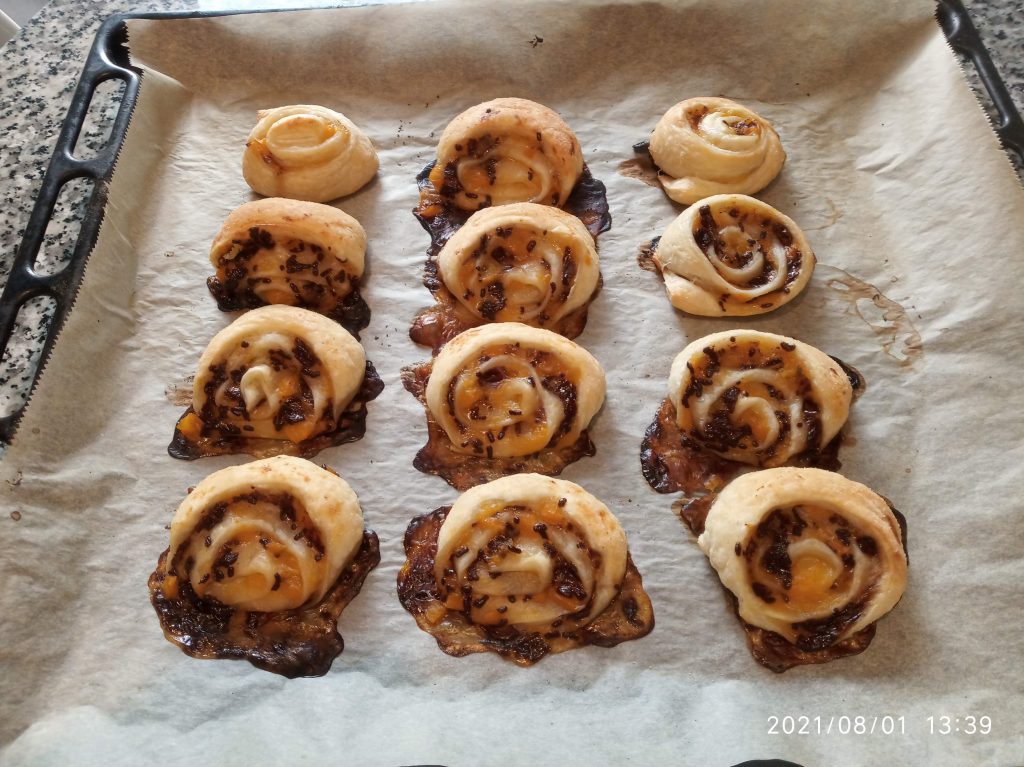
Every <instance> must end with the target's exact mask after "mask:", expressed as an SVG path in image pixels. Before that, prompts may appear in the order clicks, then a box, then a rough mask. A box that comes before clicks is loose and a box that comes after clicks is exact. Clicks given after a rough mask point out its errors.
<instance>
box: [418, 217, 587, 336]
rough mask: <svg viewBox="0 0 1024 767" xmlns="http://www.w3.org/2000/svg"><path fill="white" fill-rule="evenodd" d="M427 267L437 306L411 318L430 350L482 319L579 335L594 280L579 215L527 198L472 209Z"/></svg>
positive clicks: (584, 229) (585, 235) (583, 324)
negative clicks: (524, 200) (460, 226)
mask: <svg viewBox="0 0 1024 767" xmlns="http://www.w3.org/2000/svg"><path fill="white" fill-rule="evenodd" d="M427 269H428V285H429V286H430V287H431V288H432V289H433V292H434V296H435V297H436V298H437V299H438V302H439V303H438V305H437V306H435V307H431V308H430V309H427V310H426V311H425V312H424V313H422V314H421V315H420V316H419V317H417V320H416V322H415V323H414V325H413V331H412V336H413V340H415V341H417V342H423V343H427V344H428V345H430V346H434V347H435V348H436V347H439V346H441V345H442V344H443V343H445V342H447V341H449V340H450V339H451V338H452V337H453V336H454V335H456V334H457V333H458V332H461V331H462V330H465V329H466V328H469V327H473V326H475V325H479V324H481V323H484V322H522V323H525V324H527V325H533V326H536V327H542V328H547V329H550V330H554V331H555V332H558V333H561V334H562V335H565V336H568V337H570V338H571V337H573V336H575V335H578V334H579V333H580V332H582V330H583V327H584V326H585V324H586V308H587V305H588V304H589V302H590V300H591V298H592V297H593V296H594V294H595V292H596V291H597V289H598V286H599V284H600V280H601V272H600V267H599V265H598V257H597V249H596V248H595V246H594V238H593V237H592V236H591V234H590V232H588V231H587V229H586V227H585V226H583V224H582V223H581V222H580V220H579V219H578V218H576V217H575V216H573V215H570V214H569V213H566V212H564V211H562V210H559V209H558V208H552V207H550V206H547V205H537V204H536V203H530V202H523V203H512V204H510V205H499V206H497V207H494V208H487V209H486V210H481V211H478V212H476V213H474V214H473V215H472V216H470V218H469V220H468V221H467V222H466V224H465V226H463V227H462V228H461V229H459V230H458V231H457V232H456V233H455V234H454V235H452V237H451V239H449V240H448V242H447V243H445V245H444V247H443V248H441V252H440V254H438V257H437V260H436V261H432V262H431V263H429V264H428V267H427ZM431 272H433V274H434V275H436V277H433V278H431V276H430V274H429V273H431Z"/></svg>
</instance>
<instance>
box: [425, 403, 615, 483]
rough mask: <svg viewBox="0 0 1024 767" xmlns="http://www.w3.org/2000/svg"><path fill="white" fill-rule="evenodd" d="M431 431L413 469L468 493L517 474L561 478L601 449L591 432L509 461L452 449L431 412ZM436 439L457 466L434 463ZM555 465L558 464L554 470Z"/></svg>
mask: <svg viewBox="0 0 1024 767" xmlns="http://www.w3.org/2000/svg"><path fill="white" fill-rule="evenodd" d="M427 431H428V437H427V444H425V445H424V446H423V447H421V448H420V449H419V450H418V451H417V452H416V457H415V458H413V461H412V465H413V468H414V469H416V470H417V471H419V472H422V473H423V474H432V475H434V476H435V477H440V478H441V479H443V480H444V481H445V482H447V483H448V484H449V485H450V486H451V487H453V488H455V489H456V490H458V491H459V492H465V491H466V490H469V489H470V488H473V487H476V486H477V485H482V484H485V483H487V482H493V481H494V480H495V479H500V478H502V477H508V476H511V475H513V474H526V473H537V474H543V475H545V476H548V477H557V476H560V475H561V474H562V472H563V471H565V470H566V469H567V468H569V466H571V465H572V464H574V463H576V461H578V460H580V459H581V458H590V457H593V456H595V455H597V446H596V445H595V444H594V441H593V440H592V439H591V438H590V434H589V432H588V430H587V429H584V430H583V431H581V432H580V436H579V438H578V439H577V440H576V441H575V442H574V443H573V444H571V445H569V446H567V447H562V448H553V447H549V448H544V449H543V450H540V451H538V452H536V453H531V454H530V455H524V456H510V457H508V458H487V457H486V456H478V455H468V454H466V453H458V452H456V451H455V450H453V449H452V448H451V440H450V439H449V438H448V434H447V432H445V430H444V429H442V428H441V427H440V425H438V424H437V422H436V421H434V418H433V416H432V415H430V413H429V412H428V413H427ZM434 439H436V440H438V447H440V448H442V449H444V450H445V453H444V455H445V457H450V458H451V459H452V464H455V465H449V464H439V463H438V462H435V461H433V460H432V458H431V453H432V447H433V445H432V444H431V442H432V441H433V440H434ZM556 459H557V460H556ZM551 463H554V464H555V465H554V466H553V467H552V466H551V465H550V464H551ZM462 475H467V480H469V479H470V477H471V481H459V479H458V478H459V477H460V476H462Z"/></svg>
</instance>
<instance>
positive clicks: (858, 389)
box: [828, 354, 867, 400]
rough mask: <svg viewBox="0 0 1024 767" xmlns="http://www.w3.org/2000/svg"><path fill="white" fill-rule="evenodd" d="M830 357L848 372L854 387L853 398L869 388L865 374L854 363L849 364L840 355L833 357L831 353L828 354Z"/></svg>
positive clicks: (851, 384)
mask: <svg viewBox="0 0 1024 767" xmlns="http://www.w3.org/2000/svg"><path fill="white" fill-rule="evenodd" d="M828 358H829V359H830V360H832V361H833V362H834V363H836V364H837V365H838V366H839V367H840V368H842V370H843V373H845V374H846V378H847V380H849V382H850V388H852V389H853V399H854V400H856V399H857V398H858V397H860V395H861V394H863V393H864V392H865V390H866V389H867V381H866V380H865V378H864V376H863V374H862V373H861V372H860V371H859V370H857V368H855V367H854V366H853V365H848V364H847V363H845V362H843V361H842V360H841V359H839V358H838V357H833V356H832V355H831V354H830V355H828Z"/></svg>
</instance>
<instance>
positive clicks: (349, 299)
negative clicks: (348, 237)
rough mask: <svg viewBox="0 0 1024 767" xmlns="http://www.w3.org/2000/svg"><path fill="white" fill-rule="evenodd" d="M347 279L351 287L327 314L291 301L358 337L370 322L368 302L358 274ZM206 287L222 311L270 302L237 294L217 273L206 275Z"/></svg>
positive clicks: (244, 309) (247, 308)
mask: <svg viewBox="0 0 1024 767" xmlns="http://www.w3.org/2000/svg"><path fill="white" fill-rule="evenodd" d="M347 279H348V282H349V283H350V284H351V285H352V290H351V291H349V292H348V293H347V294H346V295H345V297H344V298H342V299H341V300H340V301H338V303H336V304H335V305H334V309H332V310H331V311H330V312H328V313H326V314H325V313H324V312H320V311H317V310H316V309H315V308H313V307H311V306H307V305H304V304H293V305H294V306H297V307H298V308H300V309H308V310H309V311H311V312H316V313H317V314H322V315H323V316H324V317H327V318H329V319H332V320H334V321H335V322H337V323H338V324H339V325H341V326H342V327H343V328H345V330H347V331H348V332H349V333H351V334H352V335H353V336H354V337H355V338H356V339H358V338H359V331H360V330H362V329H363V328H365V327H366V326H367V325H369V324H370V306H369V304H367V303H366V300H365V299H364V298H363V296H362V294H361V293H360V291H359V288H360V287H361V281H360V278H359V277H348V278H347ZM206 288H207V289H208V290H209V291H210V295H211V296H213V298H214V300H215V301H216V302H217V308H218V309H220V311H222V312H225V313H230V312H244V311H247V310H249V309H258V308H260V307H261V306H270V304H268V303H266V302H265V301H261V300H259V299H258V298H256V297H255V296H252V297H251V298H246V297H244V296H239V295H238V294H237V293H229V292H228V291H227V289H226V288H225V287H224V284H223V283H222V282H221V281H220V279H219V278H218V277H217V275H216V274H214V275H212V276H210V277H207V278H206ZM290 305H292V304H290Z"/></svg>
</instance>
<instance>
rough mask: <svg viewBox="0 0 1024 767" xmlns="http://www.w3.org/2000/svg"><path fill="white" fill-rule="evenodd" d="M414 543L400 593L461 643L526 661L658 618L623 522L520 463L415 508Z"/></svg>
mask: <svg viewBox="0 0 1024 767" xmlns="http://www.w3.org/2000/svg"><path fill="white" fill-rule="evenodd" d="M431 551H434V552H436V553H435V554H434V556H433V562H432V563H430V562H429V561H425V560H424V555H427V556H429V552H431ZM406 552H407V556H408V557H409V558H408V560H407V562H406V566H405V567H404V568H403V569H402V572H401V573H400V575H399V596H400V597H401V599H402V602H403V605H404V606H405V607H406V609H408V610H410V612H412V613H413V614H414V615H415V616H416V620H417V622H418V623H419V625H420V627H421V628H423V629H424V630H426V631H428V632H430V633H431V634H433V635H434V636H435V638H436V639H437V641H438V645H439V646H440V647H441V649H443V650H444V651H445V652H448V653H450V654H453V655H464V654H466V653H467V652H480V651H483V650H487V649H491V650H495V651H497V652H499V653H501V654H502V655H504V656H506V657H509V658H511V659H512V660H514V661H516V662H517V663H520V664H522V665H528V664H530V663H533V662H535V661H537V660H539V659H540V657H542V656H543V655H544V654H546V653H548V652H561V651H562V650H566V649H570V648H571V647H575V646H578V645H580V644H590V643H596V644H602V645H605V646H610V645H612V644H617V643H618V642H622V641H625V640H627V639H634V638H637V637H639V636H643V635H644V634H646V633H647V632H648V631H650V629H651V628H652V626H653V614H652V612H651V606H650V600H649V599H648V597H647V595H646V594H645V593H644V592H643V588H642V585H641V582H640V577H639V574H638V573H636V571H635V568H634V567H633V565H632V561H631V560H630V557H629V551H628V548H627V544H626V534H625V532H624V531H623V529H622V526H621V525H620V524H619V522H618V520H617V519H616V518H615V516H614V515H613V514H612V513H611V512H610V511H609V510H608V508H607V507H606V506H605V505H604V504H603V503H601V501H599V500H598V499H597V498H595V497H594V496H593V495H591V494H590V493H588V492H587V491H585V490H584V489H583V488H581V487H580V486H579V485H575V484H573V483H572V482H567V481H565V480H558V479H552V478H550V477H544V476H541V475H539V474H517V475H514V476H511V477H505V478H502V479H498V480H495V481H493V482H489V483H487V484H485V485H480V486H478V487H475V488H473V489H472V490H469V491H467V492H466V493H464V494H463V495H462V496H460V498H459V499H458V500H457V501H456V502H455V504H454V505H453V506H452V507H451V509H450V510H447V509H442V510H439V512H435V513H434V514H431V515H426V516H425V517H420V518H418V519H417V520H414V521H413V524H412V525H410V528H409V533H407V536H406ZM431 564H432V567H431V566H430V565H431Z"/></svg>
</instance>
